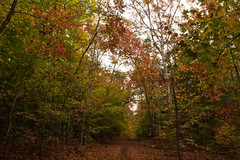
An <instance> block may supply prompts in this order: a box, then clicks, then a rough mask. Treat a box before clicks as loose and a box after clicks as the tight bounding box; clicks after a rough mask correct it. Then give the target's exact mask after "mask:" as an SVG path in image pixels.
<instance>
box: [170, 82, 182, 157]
mask: <svg viewBox="0 0 240 160" xmlns="http://www.w3.org/2000/svg"><path fill="white" fill-rule="evenodd" d="M171 83H172V92H173V99H174V105H175V118H176V122H175V123H176V124H175V125H176V139H177V153H178V159H179V160H182V156H181V151H180V128H179V120H178V103H177V97H176V90H175V82H174V79H172V81H171Z"/></svg>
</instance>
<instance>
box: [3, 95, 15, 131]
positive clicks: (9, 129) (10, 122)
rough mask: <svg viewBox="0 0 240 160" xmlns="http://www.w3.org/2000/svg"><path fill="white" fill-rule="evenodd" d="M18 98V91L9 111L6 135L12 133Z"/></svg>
mask: <svg viewBox="0 0 240 160" xmlns="http://www.w3.org/2000/svg"><path fill="white" fill-rule="evenodd" d="M17 99H18V93H17V95H16V96H15V98H14V102H13V105H12V107H11V110H10V113H9V125H8V129H7V133H6V135H8V134H9V133H10V131H11V129H12V114H13V109H14V107H15V105H16V102H17Z"/></svg>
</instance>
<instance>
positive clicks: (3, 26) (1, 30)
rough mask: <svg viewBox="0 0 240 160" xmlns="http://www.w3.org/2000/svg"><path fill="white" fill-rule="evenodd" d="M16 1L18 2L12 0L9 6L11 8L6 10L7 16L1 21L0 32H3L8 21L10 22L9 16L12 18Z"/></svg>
mask: <svg viewBox="0 0 240 160" xmlns="http://www.w3.org/2000/svg"><path fill="white" fill-rule="evenodd" d="M17 2H18V0H14V1H13V3H12V6H11V9H10V11H9V12H8V15H7V17H6V18H5V20H4V21H3V23H2V24H1V26H0V34H1V33H2V32H3V30H4V29H5V28H6V27H7V25H8V23H9V22H10V20H11V18H12V16H13V13H14V10H15V7H16V6H17Z"/></svg>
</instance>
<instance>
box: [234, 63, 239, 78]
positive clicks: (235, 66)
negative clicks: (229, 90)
mask: <svg viewBox="0 0 240 160" xmlns="http://www.w3.org/2000/svg"><path fill="white" fill-rule="evenodd" d="M234 68H235V71H236V74H237V79H238V81H240V77H239V71H238V68H237V65H236V64H234Z"/></svg>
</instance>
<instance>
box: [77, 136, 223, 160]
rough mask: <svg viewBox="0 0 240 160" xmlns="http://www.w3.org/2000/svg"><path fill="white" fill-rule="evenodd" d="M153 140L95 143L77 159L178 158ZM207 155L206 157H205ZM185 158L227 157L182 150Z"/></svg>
mask: <svg viewBox="0 0 240 160" xmlns="http://www.w3.org/2000/svg"><path fill="white" fill-rule="evenodd" d="M155 147H156V146H155V145H154V143H153V141H150V140H136V139H119V140H115V141H110V142H108V143H105V144H102V145H100V144H98V145H96V144H95V145H93V146H92V147H91V149H90V150H88V151H87V152H85V153H84V154H83V155H82V157H81V158H80V159H76V160H177V159H178V158H177V152H176V151H175V150H172V149H167V148H162V149H159V148H155ZM205 156H206V157H205ZM182 158H183V159H184V160H195V159H198V160H204V159H209V160H210V159H218V160H223V159H227V158H226V157H224V156H220V155H210V154H209V155H208V154H207V155H204V153H201V152H191V151H184V152H182Z"/></svg>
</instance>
